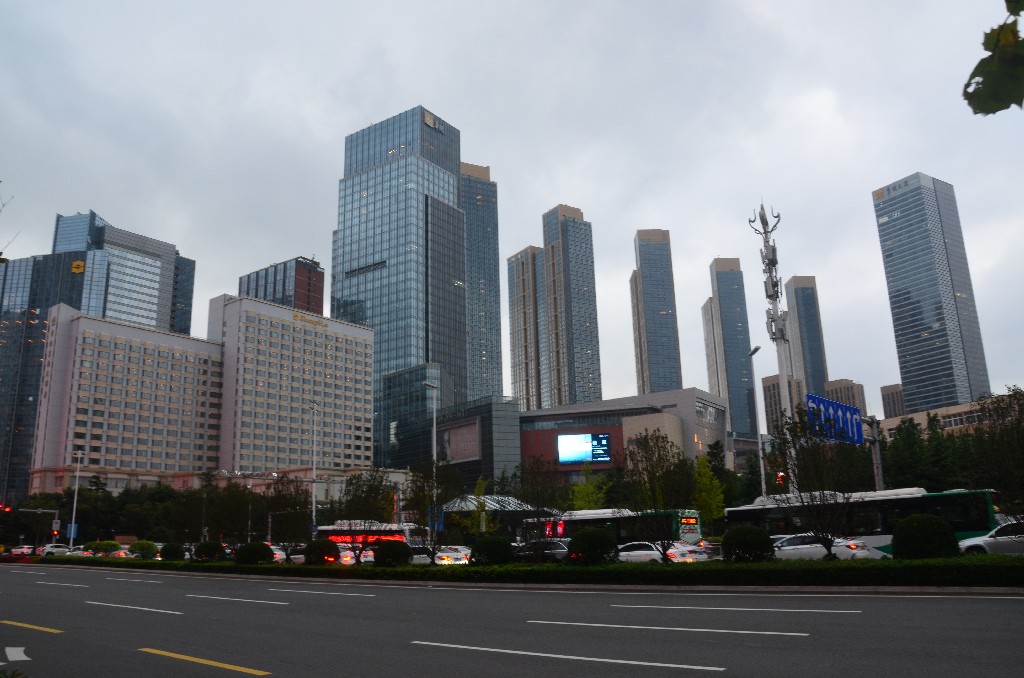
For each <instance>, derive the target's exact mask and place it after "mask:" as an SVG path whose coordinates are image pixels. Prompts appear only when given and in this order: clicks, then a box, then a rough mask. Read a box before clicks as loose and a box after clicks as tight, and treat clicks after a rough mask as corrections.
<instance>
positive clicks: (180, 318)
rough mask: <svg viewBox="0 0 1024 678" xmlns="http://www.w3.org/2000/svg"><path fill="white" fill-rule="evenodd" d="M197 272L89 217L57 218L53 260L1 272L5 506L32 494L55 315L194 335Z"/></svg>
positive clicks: (1, 491)
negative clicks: (63, 310) (68, 311)
mask: <svg viewBox="0 0 1024 678" xmlns="http://www.w3.org/2000/svg"><path fill="white" fill-rule="evenodd" d="M194 271H195V262H194V261H193V260H191V259H186V258H184V257H181V256H180V255H179V254H178V251H177V249H176V248H175V247H174V245H171V244H169V243H165V242H162V241H160V240H155V239H153V238H148V237H146V236H141V235H138V234H136V233H131V232H129V231H124V230H121V229H118V228H115V227H113V226H111V225H110V224H109V223H107V222H106V221H105V220H104V219H103V218H101V217H100V216H99V215H97V214H96V213H95V212H91V211H90V212H89V213H88V214H76V215H73V216H68V217H65V216H62V215H57V220H56V226H55V228H54V237H53V253H52V254H47V255H39V256H34V257H27V258H24V259H17V260H13V261H11V262H9V263H7V264H0V501H5V500H11V499H16V498H21V497H24V496H26V495H27V493H28V479H29V469H30V467H31V462H32V448H33V444H34V440H35V428H36V416H37V412H36V406H37V404H38V401H39V395H40V385H41V384H40V379H41V370H42V357H43V349H44V348H45V346H46V338H47V330H48V325H49V312H50V308H51V307H52V306H55V305H57V304H67V305H68V306H71V307H72V308H75V309H78V310H81V311H83V312H85V313H88V314H89V315H93V316H96V317H100V318H110V319H116V320H122V321H124V322H129V323H132V324H136V325H141V326H144V327H151V328H154V329H159V330H164V331H171V332H180V333H183V334H188V332H189V331H190V329H191V316H192V280H193V277H194ZM96 397H98V398H101V399H102V397H103V396H102V395H97V396H96Z"/></svg>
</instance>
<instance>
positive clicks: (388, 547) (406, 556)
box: [373, 541, 412, 567]
mask: <svg viewBox="0 0 1024 678" xmlns="http://www.w3.org/2000/svg"><path fill="white" fill-rule="evenodd" d="M411 562H412V547H411V546H409V545H408V544H406V543H405V542H404V541H383V542H381V543H379V544H377V546H376V547H375V548H374V549H373V565H374V567H395V566H396V565H408V564H409V563H411Z"/></svg>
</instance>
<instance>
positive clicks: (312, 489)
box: [309, 400, 320, 539]
mask: <svg viewBox="0 0 1024 678" xmlns="http://www.w3.org/2000/svg"><path fill="white" fill-rule="evenodd" d="M309 405H310V409H311V410H312V411H313V462H312V467H313V468H312V475H311V477H310V479H309V498H310V504H312V506H313V510H312V518H313V523H312V525H311V526H310V529H311V530H312V532H313V535H312V536H313V538H314V539H316V415H317V414H318V413H319V411H320V403H318V402H317V401H315V400H310V401H309Z"/></svg>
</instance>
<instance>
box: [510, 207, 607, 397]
mask: <svg viewBox="0 0 1024 678" xmlns="http://www.w3.org/2000/svg"><path fill="white" fill-rule="evenodd" d="M541 221H542V224H543V229H544V247H543V249H540V248H537V247H532V246H531V247H528V248H526V249H524V250H522V251H520V252H518V253H517V254H515V255H513V256H511V257H509V259H508V295H509V315H510V319H509V332H510V339H511V341H510V346H511V353H512V356H511V361H512V393H513V395H514V396H515V397H516V399H517V400H518V401H519V406H520V408H521V409H524V410H531V409H543V408H547V407H554V406H556V405H572V404H576V403H586V402H593V401H597V400H601V348H600V341H599V339H598V330H597V294H596V290H595V282H594V281H595V278H594V244H593V238H592V234H591V225H590V222H589V221H586V220H585V219H584V218H583V212H582V211H581V210H579V209H577V208H575V207H569V206H568V205H558V206H557V207H554V208H552V209H551V210H549V211H548V212H547V213H545V214H544V216H543V217H542V220H541Z"/></svg>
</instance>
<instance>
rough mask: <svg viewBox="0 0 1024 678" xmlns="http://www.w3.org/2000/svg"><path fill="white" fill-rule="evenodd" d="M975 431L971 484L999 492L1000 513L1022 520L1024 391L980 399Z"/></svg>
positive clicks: (1023, 517)
mask: <svg viewBox="0 0 1024 678" xmlns="http://www.w3.org/2000/svg"><path fill="white" fill-rule="evenodd" d="M978 408H979V410H980V412H981V415H982V422H981V423H980V424H978V425H977V426H976V427H975V430H974V435H973V439H974V444H973V446H972V447H973V452H974V459H973V462H974V484H975V485H976V486H977V487H980V488H991V489H994V490H997V491H998V492H999V493H1000V496H1001V499H1002V502H1003V503H1002V506H1001V509H1002V511H1003V513H1005V514H1006V515H1010V516H1015V517H1017V518H1018V519H1024V390H1021V388H1020V387H1018V386H1011V387H1009V388H1008V389H1007V392H1006V393H1005V394H1003V395H992V396H987V397H984V398H981V399H980V400H979V401H978Z"/></svg>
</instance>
